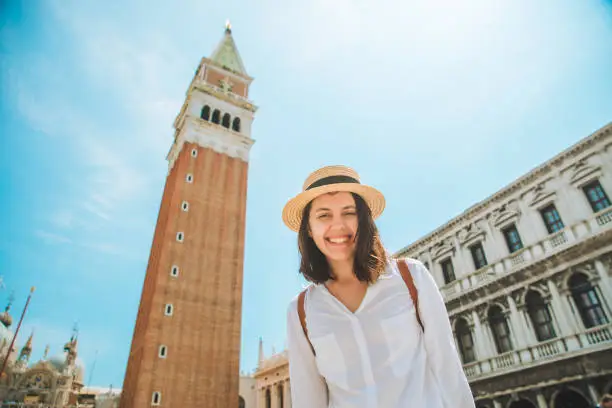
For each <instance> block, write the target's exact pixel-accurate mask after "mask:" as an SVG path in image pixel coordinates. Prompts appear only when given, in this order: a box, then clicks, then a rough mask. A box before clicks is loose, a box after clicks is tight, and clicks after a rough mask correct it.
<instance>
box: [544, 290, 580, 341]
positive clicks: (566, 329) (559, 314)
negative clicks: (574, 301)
mask: <svg viewBox="0 0 612 408" xmlns="http://www.w3.org/2000/svg"><path fill="white" fill-rule="evenodd" d="M547 283H548V289H549V290H550V295H551V299H550V305H551V306H552V309H553V311H554V314H555V317H556V318H557V322H558V323H559V330H561V333H560V335H561V336H562V337H565V336H569V335H571V334H574V333H577V332H578V328H577V327H576V325H575V324H574V323H573V317H572V312H571V310H570V307H569V305H568V304H567V303H566V302H564V301H563V299H562V298H561V295H560V294H559V291H558V290H557V286H556V285H555V284H554V282H553V281H552V280H548V281H547Z"/></svg>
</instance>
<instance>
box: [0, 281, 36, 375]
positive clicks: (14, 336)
mask: <svg viewBox="0 0 612 408" xmlns="http://www.w3.org/2000/svg"><path fill="white" fill-rule="evenodd" d="M34 289H35V288H34V286H32V287H31V288H30V294H29V295H28V300H26V304H25V306H24V307H23V312H21V318H20V319H19V323H18V324H17V329H16V330H15V334H14V335H13V340H11V345H10V346H9V348H8V351H7V353H6V357H5V358H4V362H3V363H2V369H0V378H2V376H3V375H4V369H5V368H6V365H7V364H8V359H9V357H10V355H11V350H13V346H14V345H15V340H16V339H17V334H18V333H19V328H20V327H21V323H22V322H23V317H24V316H25V314H26V310H28V305H29V304H30V299H32V293H34Z"/></svg>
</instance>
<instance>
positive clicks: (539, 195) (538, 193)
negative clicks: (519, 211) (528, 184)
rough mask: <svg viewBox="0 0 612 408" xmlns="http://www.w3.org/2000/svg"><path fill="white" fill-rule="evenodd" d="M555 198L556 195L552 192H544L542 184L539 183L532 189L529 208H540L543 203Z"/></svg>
mask: <svg viewBox="0 0 612 408" xmlns="http://www.w3.org/2000/svg"><path fill="white" fill-rule="evenodd" d="M555 197H556V193H555V192H554V191H548V190H546V188H545V186H544V183H540V184H538V185H537V186H536V187H535V188H534V189H533V197H532V198H531V201H530V202H529V205H530V206H531V207H540V206H541V205H543V204H545V203H548V202H550V201H553V200H554V199H555Z"/></svg>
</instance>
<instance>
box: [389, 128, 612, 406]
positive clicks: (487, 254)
mask: <svg viewBox="0 0 612 408" xmlns="http://www.w3.org/2000/svg"><path fill="white" fill-rule="evenodd" d="M611 197H612V124H611V125H608V126H606V127H604V128H602V129H600V130H598V131H597V132H595V133H594V134H592V135H590V136H588V137H586V138H585V139H583V140H581V141H580V142H579V143H577V144H575V145H574V146H572V147H570V148H569V149H567V150H565V151H563V152H562V153H560V154H559V155H557V156H556V157H554V158H553V159H551V160H549V161H548V162H546V163H544V164H542V165H541V166H539V167H537V168H536V169H534V170H533V171H531V172H529V173H528V174H526V175H524V176H523V177H521V178H519V179H518V180H516V181H515V182H514V183H512V184H510V185H508V186H507V187H505V188H504V189H502V190H500V191H498V192H497V193H495V194H493V195H492V196H490V197H488V198H487V199H485V200H483V201H481V202H480V203H478V204H476V205H474V206H473V207H471V208H469V209H468V210H466V211H465V212H464V213H463V214H461V215H460V216H458V217H456V218H453V219H452V220H450V221H448V222H447V223H446V224H444V225H442V226H441V227H439V228H437V229H436V230H435V231H433V232H432V233H430V234H428V235H426V236H424V237H423V238H421V239H419V240H418V241H416V242H414V243H413V244H411V245H409V246H408V247H406V248H404V249H402V250H400V251H398V252H397V253H396V254H395V256H397V257H404V256H407V257H411V258H415V259H419V260H421V261H422V262H423V263H424V264H425V265H426V266H427V267H428V269H429V270H430V271H431V273H432V274H433V276H434V277H435V279H436V281H437V283H438V285H439V287H440V290H441V292H442V294H443V297H444V299H445V303H446V306H447V309H448V313H449V316H450V320H451V323H452V326H453V330H454V334H455V340H456V345H457V348H458V350H459V352H460V355H461V358H462V360H463V363H464V369H465V373H466V375H467V377H468V379H469V382H470V385H471V387H472V391H473V394H474V397H475V400H476V402H477V406H478V407H480V408H484V407H488V408H527V407H538V408H545V407H553V408H569V407H573V408H588V407H592V406H594V404H595V403H596V402H597V401H598V399H599V398H600V396H601V395H602V394H603V393H606V392H611V391H612V325H611V323H612V308H611V306H612V205H611ZM424 323H425V326H427V322H424Z"/></svg>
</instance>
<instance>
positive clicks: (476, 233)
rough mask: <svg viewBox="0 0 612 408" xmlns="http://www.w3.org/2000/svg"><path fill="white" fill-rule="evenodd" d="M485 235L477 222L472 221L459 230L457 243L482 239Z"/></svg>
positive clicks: (464, 243)
mask: <svg viewBox="0 0 612 408" xmlns="http://www.w3.org/2000/svg"><path fill="white" fill-rule="evenodd" d="M484 236H485V231H484V230H483V229H482V228H480V227H479V226H478V224H477V223H475V222H472V223H471V224H469V225H468V226H466V227H465V228H463V229H461V231H459V234H457V237H458V238H459V243H460V244H461V245H468V244H472V243H474V242H475V241H478V240H481V239H483V238H484Z"/></svg>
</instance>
